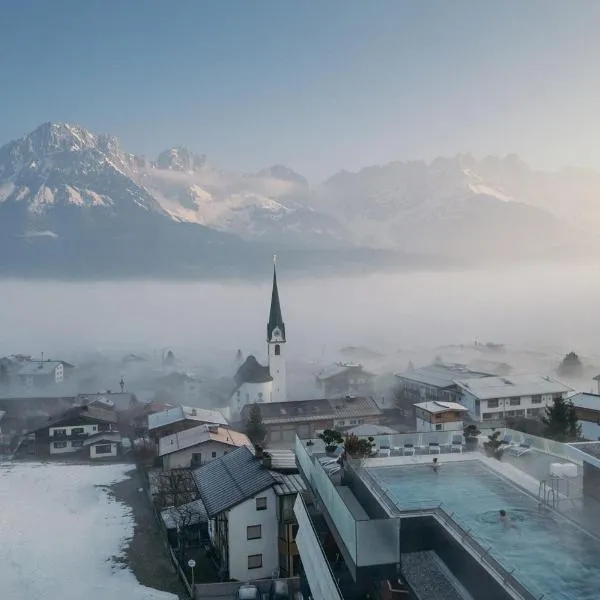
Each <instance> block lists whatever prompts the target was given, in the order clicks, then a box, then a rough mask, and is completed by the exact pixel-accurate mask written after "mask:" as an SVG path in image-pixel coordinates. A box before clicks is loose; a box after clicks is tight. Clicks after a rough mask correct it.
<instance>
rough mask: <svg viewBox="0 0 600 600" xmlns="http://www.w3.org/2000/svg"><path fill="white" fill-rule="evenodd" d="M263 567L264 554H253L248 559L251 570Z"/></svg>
mask: <svg viewBox="0 0 600 600" xmlns="http://www.w3.org/2000/svg"><path fill="white" fill-rule="evenodd" d="M261 567H262V554H251V555H250V556H249V557H248V568H249V569H260V568H261Z"/></svg>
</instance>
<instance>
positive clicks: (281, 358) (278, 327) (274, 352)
mask: <svg viewBox="0 0 600 600" xmlns="http://www.w3.org/2000/svg"><path fill="white" fill-rule="evenodd" d="M275 262H276V261H275V257H273V289H272V291H271V310H270V311H269V322H268V323H267V349H268V355H269V374H270V375H271V377H272V378H273V388H272V393H271V402H283V401H285V400H287V392H286V381H285V379H286V378H285V350H284V349H285V342H286V338H285V323H284V322H283V317H282V315H281V304H280V302H279V290H278V289H277V267H276V264H275Z"/></svg>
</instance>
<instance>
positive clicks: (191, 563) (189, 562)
mask: <svg viewBox="0 0 600 600" xmlns="http://www.w3.org/2000/svg"><path fill="white" fill-rule="evenodd" d="M195 566H196V561H195V560H194V559H193V558H190V560H188V567H189V568H190V569H191V570H192V596H193V595H194V567H195Z"/></svg>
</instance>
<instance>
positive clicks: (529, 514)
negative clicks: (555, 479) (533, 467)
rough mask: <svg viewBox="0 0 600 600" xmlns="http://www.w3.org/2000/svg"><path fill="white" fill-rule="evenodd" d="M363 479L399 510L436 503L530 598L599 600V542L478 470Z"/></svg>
mask: <svg viewBox="0 0 600 600" xmlns="http://www.w3.org/2000/svg"><path fill="white" fill-rule="evenodd" d="M369 473H370V474H371V475H372V476H373V478H374V479H375V480H376V481H377V482H378V483H379V485H380V486H381V488H382V489H383V490H384V491H385V492H387V493H388V495H389V497H390V498H391V499H392V500H393V501H394V503H395V504H396V505H397V506H398V508H400V509H414V508H415V507H417V506H421V507H435V506H439V505H440V503H441V504H443V508H444V510H446V512H449V513H454V515H455V518H456V520H457V522H458V523H459V524H460V525H461V526H462V527H463V528H466V529H470V530H471V531H470V535H471V536H472V537H473V538H474V539H475V540H476V541H477V542H479V544H481V545H482V546H483V547H484V548H485V549H487V548H490V547H491V551H490V554H491V555H492V556H493V557H494V558H495V559H496V560H498V561H499V562H500V563H501V564H502V565H503V566H504V567H505V568H507V569H508V570H509V571H510V570H512V569H515V572H514V577H515V578H516V579H517V580H518V581H520V582H521V584H522V585H524V586H525V587H526V588H528V589H529V590H530V591H531V592H532V593H533V594H535V595H536V596H538V597H539V595H541V594H542V593H543V594H544V600H598V599H599V598H600V541H598V540H597V539H596V538H595V537H592V536H591V535H588V534H587V533H585V531H583V530H582V529H580V528H579V527H577V526H575V525H574V524H572V523H571V522H570V521H567V520H566V519H563V518H561V517H560V516H558V515H556V514H555V513H553V512H551V511H549V510H547V509H545V508H543V507H540V505H539V503H538V501H537V499H536V498H534V497H533V496H530V495H529V494H527V493H525V492H523V491H521V490H520V489H519V488H517V487H516V486H513V485H512V484H511V483H510V482H508V481H507V480H505V479H503V478H501V477H500V476H498V475H496V474H495V473H493V472H492V471H491V470H489V469H488V468H486V467H485V466H484V465H482V464H480V463H477V462H475V461H468V462H467V461H465V462H462V463H452V464H445V465H442V466H441V468H440V469H439V470H438V472H437V473H435V472H434V471H433V469H431V468H430V466H429V465H426V466H407V467H397V466H396V467H378V468H370V469H369ZM500 509H504V510H506V512H507V514H508V517H509V527H504V526H503V525H502V524H501V523H500V522H499V511H500Z"/></svg>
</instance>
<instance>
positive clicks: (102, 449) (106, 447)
mask: <svg viewBox="0 0 600 600" xmlns="http://www.w3.org/2000/svg"><path fill="white" fill-rule="evenodd" d="M111 452H112V446H111V445H110V444H96V454H110V453H111Z"/></svg>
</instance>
